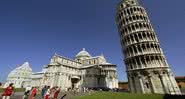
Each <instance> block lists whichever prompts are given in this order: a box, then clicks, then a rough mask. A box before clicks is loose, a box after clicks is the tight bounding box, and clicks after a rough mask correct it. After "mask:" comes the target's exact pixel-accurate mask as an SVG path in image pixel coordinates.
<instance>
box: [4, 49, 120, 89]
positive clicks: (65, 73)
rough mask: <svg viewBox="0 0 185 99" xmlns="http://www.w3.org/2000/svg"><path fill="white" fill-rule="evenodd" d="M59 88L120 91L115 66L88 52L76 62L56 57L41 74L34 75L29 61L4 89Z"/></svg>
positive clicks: (83, 51)
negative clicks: (117, 89) (12, 86)
mask: <svg viewBox="0 0 185 99" xmlns="http://www.w3.org/2000/svg"><path fill="white" fill-rule="evenodd" d="M9 83H14V85H15V87H16V88H26V87H27V86H32V87H42V86H44V85H47V86H51V87H52V86H59V87H61V89H62V90H66V89H68V88H71V89H73V88H82V87H86V88H110V89H112V88H118V79H117V71H116V65H114V64H111V63H108V62H107V61H106V59H105V57H104V56H103V55H100V56H95V57H92V56H91V55H90V54H89V53H88V52H87V51H86V50H85V49H83V50H82V51H80V52H79V53H78V54H77V55H76V56H75V59H69V58H65V57H63V56H60V55H58V54H54V55H53V57H52V58H51V61H50V63H49V64H48V65H45V66H43V70H42V71H41V72H35V73H33V72H32V69H31V68H30V66H29V63H28V62H25V63H24V64H23V65H21V66H19V67H17V68H16V69H14V70H13V71H11V72H10V74H9V76H8V78H7V82H6V84H5V87H6V86H8V84H9Z"/></svg>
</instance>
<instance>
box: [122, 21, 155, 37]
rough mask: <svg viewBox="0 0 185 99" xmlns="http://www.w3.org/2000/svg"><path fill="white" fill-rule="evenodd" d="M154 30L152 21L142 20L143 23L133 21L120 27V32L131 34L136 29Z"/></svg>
mask: <svg viewBox="0 0 185 99" xmlns="http://www.w3.org/2000/svg"><path fill="white" fill-rule="evenodd" d="M146 30H148V31H153V28H152V26H151V24H150V23H147V22H141V23H133V24H130V25H126V26H124V27H123V28H120V33H121V34H123V35H127V34H130V33H132V32H136V31H146Z"/></svg>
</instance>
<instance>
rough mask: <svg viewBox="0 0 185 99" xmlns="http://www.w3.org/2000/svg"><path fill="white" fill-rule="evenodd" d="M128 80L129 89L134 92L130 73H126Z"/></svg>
mask: <svg viewBox="0 0 185 99" xmlns="http://www.w3.org/2000/svg"><path fill="white" fill-rule="evenodd" d="M128 82H129V83H128V85H129V88H130V91H131V92H134V86H133V81H132V77H131V76H130V75H128Z"/></svg>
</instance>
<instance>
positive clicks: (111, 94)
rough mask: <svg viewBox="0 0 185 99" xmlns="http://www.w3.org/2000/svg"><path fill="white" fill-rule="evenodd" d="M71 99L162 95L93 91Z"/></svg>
mask: <svg viewBox="0 0 185 99" xmlns="http://www.w3.org/2000/svg"><path fill="white" fill-rule="evenodd" d="M73 99H163V95H159V94H131V93H114V92H95V93H94V94H92V95H86V96H79V97H75V98H73Z"/></svg>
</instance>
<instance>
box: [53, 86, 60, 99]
mask: <svg viewBox="0 0 185 99" xmlns="http://www.w3.org/2000/svg"><path fill="white" fill-rule="evenodd" d="M59 92H60V87H56V89H55V92H54V99H57V97H58V94H59Z"/></svg>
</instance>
